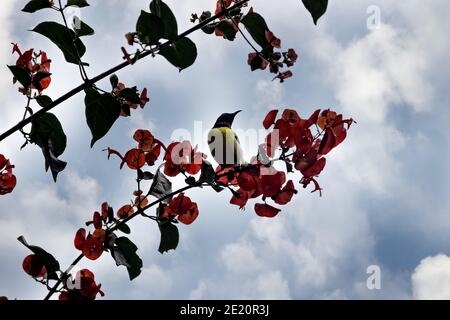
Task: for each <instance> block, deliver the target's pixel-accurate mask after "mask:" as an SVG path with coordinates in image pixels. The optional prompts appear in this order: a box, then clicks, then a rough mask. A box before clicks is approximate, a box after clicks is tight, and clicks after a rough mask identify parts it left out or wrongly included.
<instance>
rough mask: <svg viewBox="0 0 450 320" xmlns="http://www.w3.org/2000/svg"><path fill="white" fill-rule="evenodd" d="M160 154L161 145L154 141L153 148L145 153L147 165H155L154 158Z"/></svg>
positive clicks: (156, 158)
mask: <svg viewBox="0 0 450 320" xmlns="http://www.w3.org/2000/svg"><path fill="white" fill-rule="evenodd" d="M160 154H161V145H160V144H159V143H156V144H155V145H154V146H153V148H152V149H151V150H150V151H149V152H148V153H147V154H146V155H145V162H147V164H148V165H149V166H153V165H155V162H156V160H158V158H159V155H160Z"/></svg>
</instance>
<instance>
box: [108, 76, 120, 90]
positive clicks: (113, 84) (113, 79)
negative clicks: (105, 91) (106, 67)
mask: <svg viewBox="0 0 450 320" xmlns="http://www.w3.org/2000/svg"><path fill="white" fill-rule="evenodd" d="M109 82H111V87H112V88H113V89H115V88H116V87H117V85H118V84H119V77H118V76H117V75H116V74H113V75H112V76H111V77H109Z"/></svg>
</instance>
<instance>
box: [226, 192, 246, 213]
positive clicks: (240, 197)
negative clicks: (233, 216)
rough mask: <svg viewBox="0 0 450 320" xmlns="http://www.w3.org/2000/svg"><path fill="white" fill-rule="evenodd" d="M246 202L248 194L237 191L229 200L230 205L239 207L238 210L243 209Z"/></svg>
mask: <svg viewBox="0 0 450 320" xmlns="http://www.w3.org/2000/svg"><path fill="white" fill-rule="evenodd" d="M247 202H248V192H246V191H244V190H242V189H238V190H237V191H235V194H233V197H232V198H231V200H230V203H231V204H234V205H236V206H239V208H240V209H242V208H244V207H245V206H246V204H247Z"/></svg>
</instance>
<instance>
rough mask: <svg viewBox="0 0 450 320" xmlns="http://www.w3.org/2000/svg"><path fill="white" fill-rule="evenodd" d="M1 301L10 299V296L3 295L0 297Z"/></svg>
mask: <svg viewBox="0 0 450 320" xmlns="http://www.w3.org/2000/svg"><path fill="white" fill-rule="evenodd" d="M0 301H8V298H7V297H5V296H1V297H0Z"/></svg>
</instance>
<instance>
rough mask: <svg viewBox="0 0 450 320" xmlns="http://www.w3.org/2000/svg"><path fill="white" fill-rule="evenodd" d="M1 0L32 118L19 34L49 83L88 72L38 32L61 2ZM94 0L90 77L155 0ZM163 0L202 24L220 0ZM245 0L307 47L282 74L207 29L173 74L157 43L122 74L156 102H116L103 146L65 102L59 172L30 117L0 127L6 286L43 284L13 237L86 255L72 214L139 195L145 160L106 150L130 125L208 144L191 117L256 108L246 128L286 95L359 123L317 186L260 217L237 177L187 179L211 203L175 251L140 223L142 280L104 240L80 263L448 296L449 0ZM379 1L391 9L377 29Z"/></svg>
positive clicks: (302, 105)
mask: <svg viewBox="0 0 450 320" xmlns="http://www.w3.org/2000/svg"><path fill="white" fill-rule="evenodd" d="M3 2H4V3H3V4H2V10H1V11H0V40H1V41H0V43H1V46H0V62H1V63H0V65H1V68H2V69H1V72H0V96H1V97H2V104H1V106H0V110H1V117H0V131H2V132H3V131H5V130H6V129H8V128H9V127H10V126H11V125H13V124H14V123H16V122H17V121H18V120H19V119H20V118H21V116H22V114H23V105H24V101H23V97H21V96H20V94H19V93H18V92H17V88H16V87H14V86H13V85H12V83H11V82H12V81H11V80H12V76H11V74H10V73H9V71H8V70H7V68H6V65H7V64H13V63H14V62H15V59H16V57H13V56H11V47H10V46H9V43H11V42H17V43H19V44H20V46H21V48H23V49H27V48H35V49H37V50H39V49H41V50H44V51H46V52H47V53H48V55H49V57H50V58H51V59H52V73H53V75H52V84H51V86H50V88H49V89H48V91H47V94H48V95H50V96H51V97H53V98H56V97H58V96H60V95H62V94H63V93H65V92H66V91H68V90H69V89H70V88H72V87H74V86H75V85H78V84H79V83H80V79H79V73H78V71H77V68H76V66H73V65H68V64H67V63H65V61H64V59H63V56H62V54H61V53H60V52H59V51H58V49H57V48H56V47H55V46H54V45H53V44H52V43H50V42H49V41H48V40H46V39H45V38H43V37H42V36H40V35H38V34H34V33H32V32H28V31H26V30H30V29H32V28H33V27H34V26H35V25H37V24H38V23H39V22H41V21H44V20H56V21H58V22H59V20H58V19H59V16H57V15H56V13H54V12H51V11H41V12H39V13H35V14H33V15H30V14H26V13H22V12H20V9H21V8H22V7H23V6H24V4H25V3H26V1H23V0H7V1H3ZM89 2H90V3H91V6H90V7H88V8H86V9H83V10H82V11H81V19H82V20H84V21H86V22H87V23H88V24H89V25H91V26H92V27H93V28H94V29H95V30H96V35H95V36H93V37H91V38H89V39H86V41H85V44H86V46H87V53H86V56H85V60H86V61H88V62H90V64H91V66H90V67H89V68H88V74H89V75H91V76H92V75H96V74H98V73H100V72H102V71H104V70H106V69H108V68H109V67H111V66H113V65H116V64H118V63H120V62H121V61H122V60H121V59H122V54H121V51H120V47H121V46H124V45H125V44H126V42H125V38H124V37H123V35H124V34H125V33H126V32H129V31H133V30H134V26H135V22H136V19H137V17H138V16H139V13H140V10H142V9H144V10H148V2H149V0H145V1H144V0H142V1H141V0H135V1H126V2H124V1H119V0H109V1H99V0H91V1H89ZM167 3H168V4H169V5H170V6H171V8H172V9H173V11H174V13H175V15H176V16H177V18H178V23H179V29H180V30H185V29H187V28H189V27H190V25H191V24H190V22H189V17H190V14H191V13H194V12H197V13H199V12H202V11H203V10H213V9H214V5H215V2H214V1H208V0H195V1H194V0H185V1H175V0H167ZM251 3H252V6H253V7H254V9H255V11H257V12H259V13H261V14H262V15H263V16H264V17H265V18H266V21H267V22H268V25H269V27H270V28H271V30H272V31H273V32H274V33H275V34H276V35H277V36H278V37H280V38H281V40H282V46H283V47H284V48H291V47H292V48H295V49H296V51H297V52H298V53H299V56H300V58H299V62H298V63H297V64H296V66H295V67H294V68H293V72H294V74H295V76H294V77H293V78H291V79H288V80H287V81H286V82H285V83H283V84H280V83H277V82H272V81H271V76H270V74H269V73H268V72H253V73H252V72H250V70H249V68H248V66H247V54H248V53H249V52H250V50H251V49H250V48H249V47H248V46H247V45H246V43H245V42H244V41H243V40H242V38H238V39H237V40H236V41H235V42H232V43H231V42H228V41H226V40H223V39H220V38H217V37H215V36H208V35H206V34H203V33H196V34H193V35H192V37H191V38H192V40H193V41H194V42H195V43H196V44H197V47H198V52H199V54H198V58H197V61H196V63H195V64H194V65H193V66H192V67H191V68H189V69H187V70H184V71H183V72H181V73H179V72H178V70H176V68H174V67H172V66H171V65H170V64H169V63H167V62H166V61H164V60H163V59H162V58H161V57H156V58H154V59H145V60H144V61H141V62H139V63H138V64H136V65H134V66H132V67H130V68H127V69H125V70H123V71H120V72H119V73H118V76H119V78H120V79H121V81H123V82H125V83H126V84H128V85H137V86H138V87H139V88H143V87H147V88H148V89H149V94H150V97H151V101H150V104H149V105H147V107H146V109H145V110H137V111H135V112H133V116H132V117H130V118H126V119H125V118H122V119H120V120H119V121H118V123H116V125H115V126H114V127H113V129H112V130H111V131H110V133H109V134H108V135H107V136H106V137H105V138H104V139H102V140H101V141H99V142H98V143H97V144H96V146H95V147H94V148H93V149H90V132H89V129H88V127H87V125H86V123H85V119H84V102H83V99H84V97H83V95H82V94H81V95H77V96H75V97H74V98H73V99H71V100H70V101H67V102H66V103H64V104H62V105H60V106H59V107H58V108H56V109H55V111H54V112H55V114H56V115H57V116H58V117H59V118H60V120H61V122H62V124H63V127H64V130H65V132H66V134H67V136H68V145H67V149H66V152H65V153H64V155H63V156H62V159H64V160H67V161H68V163H69V164H68V167H67V169H66V171H65V172H63V173H62V174H61V175H60V177H59V180H58V183H57V184H55V183H53V181H52V179H51V175H50V174H48V173H45V172H44V162H43V158H42V155H41V153H40V150H39V149H38V148H37V147H34V146H29V147H27V148H26V149H24V150H22V151H19V148H20V146H21V145H22V143H23V141H22V139H23V138H22V137H21V136H20V135H19V134H15V135H14V136H12V137H10V138H9V139H7V140H6V141H3V142H1V143H0V153H1V154H5V155H6V156H7V157H8V158H10V159H11V161H12V162H13V163H14V164H15V165H16V169H15V174H16V176H17V177H18V185H17V188H16V189H15V190H14V193H13V194H11V195H8V196H3V197H1V198H0V295H6V296H8V297H10V298H18V299H41V298H43V297H44V296H45V294H46V289H45V288H43V287H41V286H40V285H39V284H37V283H36V282H34V281H33V280H32V279H30V278H29V277H28V276H27V275H26V274H25V273H24V272H23V271H22V267H21V264H22V260H23V258H24V257H25V256H26V255H28V252H27V249H26V248H25V247H23V246H22V245H21V244H20V243H19V242H18V241H17V240H16V239H17V237H18V236H20V235H24V236H25V237H26V239H27V240H28V241H29V242H30V243H33V244H36V245H40V246H42V247H44V248H45V249H47V250H48V251H49V252H51V253H52V254H54V255H55V257H57V258H58V260H59V261H60V263H61V265H62V266H68V265H69V264H70V262H71V261H72V260H73V259H74V258H75V257H76V255H77V254H78V253H77V252H76V249H75V248H73V236H74V234H75V231H76V230H77V229H78V228H80V227H82V226H83V225H84V222H85V221H87V220H89V219H90V218H91V216H92V213H93V212H94V211H96V210H99V209H100V205H101V203H102V202H104V201H108V202H109V203H110V204H111V205H112V206H113V207H114V208H119V207H120V206H122V205H123V204H126V203H128V201H129V200H130V198H131V196H132V195H131V192H132V191H133V190H134V188H135V186H134V174H133V172H131V171H130V170H122V171H120V170H119V168H118V167H119V163H118V161H117V160H110V161H108V160H107V157H106V154H105V153H104V152H102V150H103V149H104V148H106V147H114V148H115V149H117V150H121V151H126V150H128V149H130V148H131V147H132V146H133V140H132V135H133V132H134V131H135V130H136V129H138V128H143V129H149V130H151V131H152V133H153V134H154V135H155V136H157V137H158V138H160V139H161V140H162V141H170V140H171V139H172V138H174V137H176V136H177V133H179V132H180V131H179V130H183V131H188V132H190V133H192V140H193V143H194V144H198V145H199V148H200V149H201V150H203V151H205V152H207V150H208V149H207V146H206V140H205V136H204V134H194V128H197V129H198V128H199V126H201V128H200V129H199V130H197V131H199V132H201V133H206V132H207V130H208V129H209V128H210V127H211V126H212V125H213V123H214V121H215V119H216V118H217V116H218V115H219V114H221V113H223V112H233V111H235V110H238V109H242V110H244V112H242V113H241V114H239V116H238V118H237V119H236V123H235V127H236V128H237V129H240V130H243V131H245V130H250V129H260V128H262V126H261V122H262V120H263V118H264V116H265V114H266V113H267V111H269V110H272V109H274V108H279V109H282V108H286V107H289V108H294V109H296V110H297V111H298V112H299V113H300V114H301V115H302V116H303V117H307V116H309V114H311V112H312V111H314V110H315V109H317V108H332V109H334V110H336V111H338V112H340V113H343V114H344V116H347V117H353V118H354V119H355V120H356V121H357V122H358V124H357V125H355V126H354V127H352V128H351V130H350V132H349V136H348V139H347V140H346V142H345V143H344V144H342V145H340V146H339V147H338V148H337V149H336V150H334V151H333V152H332V153H331V154H330V155H329V156H328V161H327V167H326V169H325V171H324V172H323V173H322V175H321V177H320V183H321V186H322V187H323V188H324V194H323V197H321V198H320V197H319V196H318V195H317V194H310V193H309V192H308V190H301V192H299V194H298V195H297V196H296V197H295V198H294V201H293V202H291V203H290V205H288V206H287V207H286V208H284V210H283V213H282V214H280V215H279V216H278V217H276V218H275V219H263V218H260V217H257V216H256V215H255V214H254V212H253V208H252V206H249V207H248V208H247V210H246V211H239V210H238V208H236V207H235V206H231V205H230V204H229V199H230V195H229V194H225V193H221V194H216V193H214V192H212V191H209V190H200V191H192V192H189V194H188V195H189V196H190V197H191V198H192V199H193V200H194V201H196V202H197V203H198V205H199V207H200V216H199V218H198V220H197V221H196V222H195V223H194V224H192V225H190V226H181V227H180V237H181V239H180V244H179V247H178V249H177V250H176V251H171V252H169V253H166V254H164V255H161V254H159V253H158V252H157V249H158V245H159V231H158V229H157V226H156V225H155V224H154V223H150V222H147V221H146V220H139V221H133V222H131V223H130V227H131V228H132V231H133V232H132V234H131V236H130V238H131V239H132V240H133V241H134V242H135V243H136V244H137V245H138V247H139V251H138V254H139V255H140V256H141V258H142V259H143V262H144V268H143V270H142V274H141V275H140V277H138V278H137V279H135V280H133V281H132V282H130V281H129V279H128V274H127V272H126V270H125V269H124V268H123V267H120V268H117V267H116V266H115V263H114V261H113V260H112V259H111V257H110V256H108V255H107V254H104V255H103V256H102V257H101V258H100V259H99V260H97V261H95V262H88V261H83V263H82V264H81V267H88V268H89V269H91V270H92V271H93V272H94V273H95V274H96V279H97V281H98V282H100V283H102V288H103V289H104V291H105V293H106V297H105V298H107V299H434V298H437V299H450V257H449V256H450V232H449V230H450V198H449V197H448V193H449V191H450V170H449V169H448V163H449V161H450V151H449V150H450V148H449V144H450V127H449V126H448V123H449V121H450V112H449V103H450V97H449V94H448V88H449V84H450V81H449V80H450V79H449V74H450V73H449V72H450V63H449V61H448V54H449V53H450V52H449V51H450V43H449V41H448V35H447V33H446V31H447V30H450V20H449V19H448V17H447V13H448V12H450V3H449V2H448V1H446V0H430V1H427V3H426V4H425V3H424V2H423V1H420V0H405V1H388V0H341V1H330V5H329V8H328V12H327V13H326V15H325V16H324V17H323V18H322V19H321V20H320V21H319V24H318V26H317V27H316V26H314V24H313V23H312V20H311V17H310V16H309V15H308V13H307V12H306V10H305V9H304V8H303V7H302V6H301V3H300V1H297V0H290V1H283V5H282V6H280V4H279V3H278V2H275V1H263V0H252V1H251ZM374 12H376V13H379V18H380V19H379V21H378V22H379V23H378V24H376V25H370V26H372V27H370V28H368V24H367V22H368V21H369V22H370V21H373V19H372V17H373V16H372V14H373V13H374ZM73 14H80V13H79V12H76V11H73ZM101 84H102V85H104V86H105V87H107V86H108V85H109V84H108V82H107V81H104V82H102V83H101ZM260 138H261V139H263V136H261V137H260ZM205 146H206V148H205ZM254 152H255V151H254V146H252V145H250V144H249V145H247V146H246V149H245V153H246V155H247V156H248V157H249V156H250V155H251V154H254ZM297 180H298V179H297ZM174 183H175V185H181V184H180V181H174ZM299 189H301V188H300V187H299ZM370 266H377V267H378V268H379V271H380V273H379V276H380V286H379V287H377V288H373V287H370V286H368V285H367V280H368V278H369V277H370V276H371V274H368V272H367V270H368V268H369V267H370ZM369 269H370V268H369Z"/></svg>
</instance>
